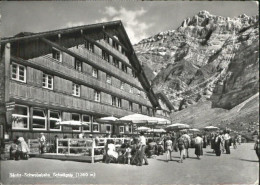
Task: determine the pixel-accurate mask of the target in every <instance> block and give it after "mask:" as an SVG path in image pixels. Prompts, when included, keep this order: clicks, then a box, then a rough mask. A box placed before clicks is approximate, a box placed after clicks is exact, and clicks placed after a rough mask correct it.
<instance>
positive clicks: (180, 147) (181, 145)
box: [177, 136, 185, 163]
mask: <svg viewBox="0 0 260 185" xmlns="http://www.w3.org/2000/svg"><path fill="white" fill-rule="evenodd" d="M184 140H185V139H184V137H183V136H180V137H179V139H178V140H177V143H178V148H179V151H180V161H179V163H183V159H184V157H183V156H184V150H185V147H184Z"/></svg>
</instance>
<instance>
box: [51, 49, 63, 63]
mask: <svg viewBox="0 0 260 185" xmlns="http://www.w3.org/2000/svg"><path fill="white" fill-rule="evenodd" d="M52 58H54V59H55V60H57V61H58V62H62V53H61V51H60V50H58V49H56V48H52Z"/></svg>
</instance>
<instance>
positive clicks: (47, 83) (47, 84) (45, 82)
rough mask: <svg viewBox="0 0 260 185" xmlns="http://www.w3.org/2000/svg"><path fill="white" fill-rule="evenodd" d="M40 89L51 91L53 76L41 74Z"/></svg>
mask: <svg viewBox="0 0 260 185" xmlns="http://www.w3.org/2000/svg"><path fill="white" fill-rule="evenodd" d="M42 87H44V88H46V89H53V76H51V75H47V74H45V73H43V74H42Z"/></svg>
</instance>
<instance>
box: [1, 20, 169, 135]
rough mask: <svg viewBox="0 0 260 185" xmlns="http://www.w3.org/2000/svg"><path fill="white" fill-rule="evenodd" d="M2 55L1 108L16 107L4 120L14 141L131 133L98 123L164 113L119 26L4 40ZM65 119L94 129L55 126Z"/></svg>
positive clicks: (52, 32)
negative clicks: (108, 118)
mask: <svg viewBox="0 0 260 185" xmlns="http://www.w3.org/2000/svg"><path fill="white" fill-rule="evenodd" d="M1 55H2V56H1V64H2V65H3V66H4V72H3V73H2V74H3V76H1V83H2V84H4V88H3V89H1V94H0V95H2V94H4V95H3V96H1V98H2V99H3V100H4V102H5V103H4V104H3V105H1V106H2V107H1V108H2V109H3V110H4V108H5V105H6V104H8V103H10V102H11V103H12V102H13V103H15V107H14V108H13V109H12V108H8V109H6V111H2V113H1V119H0V120H1V121H2V122H3V123H1V124H2V125H4V131H5V132H6V133H8V134H9V135H10V136H11V137H12V138H14V137H16V136H21V135H22V136H24V137H25V139H34V138H37V137H39V133H40V132H44V133H46V136H47V138H49V139H51V138H53V137H54V136H55V135H58V136H64V135H67V136H68V137H74V136H75V135H77V134H79V133H80V132H81V131H84V132H87V133H89V134H106V133H108V132H113V133H115V134H121V135H124V134H131V132H132V128H129V127H128V126H120V127H119V126H118V127H112V126H111V127H110V126H109V125H106V124H98V123H96V121H95V120H96V119H97V118H100V117H103V116H111V115H113V116H115V117H122V116H126V115H129V114H133V113H142V114H146V115H150V116H154V115H155V113H156V111H157V112H158V111H160V109H161V108H162V107H161V105H160V103H159V101H158V97H157V96H156V95H155V94H154V92H153V90H152V89H151V86H150V84H149V82H148V80H147V78H146V77H145V75H144V73H143V71H142V68H141V67H140V66H141V65H140V63H139V61H138V60H137V57H136V55H135V53H134V50H133V48H132V46H131V43H130V42H129V39H128V37H127V35H126V33H125V30H124V28H123V26H122V23H121V22H118V21H116V22H110V23H103V24H96V25H87V26H82V27H75V28H68V29H62V30H55V31H50V32H43V33H37V34H32V33H23V34H19V35H17V36H15V37H11V38H3V39H2V40H1ZM163 109H165V111H166V112H170V111H171V108H168V107H167V106H164V108H163ZM167 116H168V115H165V117H167ZM61 120H63V121H66V120H79V121H83V122H88V123H89V126H84V127H73V128H72V127H65V126H63V127H61V126H57V125H55V122H58V121H61Z"/></svg>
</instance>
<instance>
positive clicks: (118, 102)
mask: <svg viewBox="0 0 260 185" xmlns="http://www.w3.org/2000/svg"><path fill="white" fill-rule="evenodd" d="M111 99H112V103H111V104H112V105H113V106H116V107H119V108H121V106H122V100H121V99H120V98H117V97H115V96H111Z"/></svg>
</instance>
